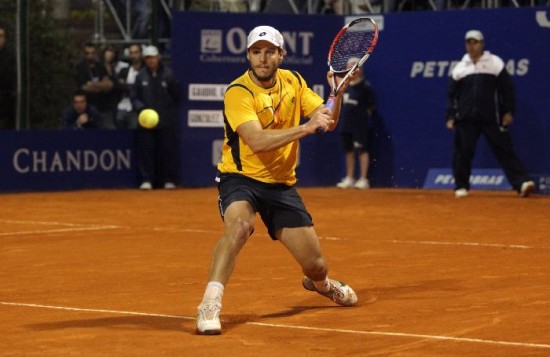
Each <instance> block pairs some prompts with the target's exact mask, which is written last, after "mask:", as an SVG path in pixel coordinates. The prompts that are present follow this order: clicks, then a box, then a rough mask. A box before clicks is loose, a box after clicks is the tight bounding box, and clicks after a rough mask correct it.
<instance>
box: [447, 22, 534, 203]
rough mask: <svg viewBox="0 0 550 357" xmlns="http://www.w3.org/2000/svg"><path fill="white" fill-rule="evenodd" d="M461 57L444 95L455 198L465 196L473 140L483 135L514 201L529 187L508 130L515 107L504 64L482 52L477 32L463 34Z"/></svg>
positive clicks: (532, 189)
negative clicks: (451, 136) (450, 133)
mask: <svg viewBox="0 0 550 357" xmlns="http://www.w3.org/2000/svg"><path fill="white" fill-rule="evenodd" d="M465 40H466V52H467V53H466V54H465V55H464V57H462V60H461V61H460V62H459V63H458V64H457V65H456V66H455V67H454V68H453V71H452V73H451V76H452V79H451V82H450V84H449V89H448V93H447V116H446V120H447V128H448V129H450V130H455V141H454V153H453V174H454V178H455V197H457V198H461V197H466V196H468V191H469V190H470V174H471V171H472V160H473V158H474V151H475V147H476V143H477V139H478V138H479V136H480V135H481V134H483V135H485V137H486V138H487V142H488V143H489V146H490V147H491V150H492V151H493V153H494V154H495V156H496V158H497V160H498V162H499V163H500V165H501V166H502V169H503V170H504V173H505V175H506V177H507V179H508V181H509V182H510V184H511V185H512V187H513V188H514V190H516V191H517V192H518V194H519V195H520V197H527V196H529V194H530V193H531V192H533V191H534V189H535V183H534V182H533V181H531V180H530V179H529V175H528V172H527V170H526V169H525V167H524V165H523V163H522V162H521V160H520V159H519V158H518V157H517V156H516V154H515V152H514V149H513V145H512V138H511V136H510V133H509V131H508V127H509V126H510V125H511V124H512V121H513V114H514V109H515V98H514V87H513V83H512V80H511V78H510V76H509V74H508V72H507V71H506V67H505V65H504V61H502V59H501V58H500V57H498V56H495V55H494V54H491V53H490V52H489V51H484V50H483V48H484V45H485V42H484V38H483V34H482V33H481V32H480V31H478V30H470V31H468V32H467V33H466V36H465Z"/></svg>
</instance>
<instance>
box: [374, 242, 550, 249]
mask: <svg viewBox="0 0 550 357" xmlns="http://www.w3.org/2000/svg"><path fill="white" fill-rule="evenodd" d="M384 242H389V243H405V244H427V245H458V246H460V245H462V246H470V247H488V248H510V249H550V247H546V246H542V247H535V246H532V245H521V244H501V243H478V242H438V241H423V240H386V241H384Z"/></svg>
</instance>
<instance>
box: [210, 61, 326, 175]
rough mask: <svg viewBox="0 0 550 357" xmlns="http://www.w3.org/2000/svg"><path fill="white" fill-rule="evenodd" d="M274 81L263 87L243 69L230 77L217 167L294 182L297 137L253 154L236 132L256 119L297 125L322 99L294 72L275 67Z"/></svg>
mask: <svg viewBox="0 0 550 357" xmlns="http://www.w3.org/2000/svg"><path fill="white" fill-rule="evenodd" d="M276 76H277V83H276V84H275V85H274V86H273V87H272V88H269V89H264V88H262V87H260V86H258V85H257V84H256V83H254V82H253V81H252V79H251V78H250V75H249V73H248V71H247V72H245V73H244V74H243V75H242V76H240V77H239V78H237V79H236V80H234V81H233V82H232V83H231V84H230V85H229V87H228V88H227V91H226V92H225V97H224V110H223V115H224V123H225V125H224V126H225V138H224V145H223V149H222V159H221V162H220V163H219V164H218V170H219V171H220V172H222V173H239V174H243V175H245V176H248V177H250V178H253V179H255V180H258V181H262V182H266V183H282V184H286V185H289V186H291V185H294V184H295V183H296V172H295V169H296V163H297V160H298V147H299V142H298V140H296V141H294V142H292V143H290V144H287V145H285V146H283V147H280V148H278V149H276V150H272V151H268V152H263V153H257V154H255V153H254V152H252V150H251V149H250V147H249V146H248V145H246V143H245V142H244V141H242V139H241V138H240V137H239V135H238V134H237V128H238V127H239V125H241V124H243V123H246V122H249V121H252V120H257V121H259V122H260V124H261V126H262V128H264V129H285V128H291V127H294V126H297V125H300V120H301V118H303V117H307V116H308V115H310V114H311V113H312V112H313V111H314V110H315V109H317V107H319V105H321V104H322V103H323V99H322V98H321V97H319V96H318V95H317V94H316V93H315V92H313V91H312V90H311V89H310V88H309V87H308V86H307V83H306V82H305V80H304V79H303V78H302V76H300V75H299V74H298V73H297V72H294V71H289V70H284V69H278V70H277V74H276Z"/></svg>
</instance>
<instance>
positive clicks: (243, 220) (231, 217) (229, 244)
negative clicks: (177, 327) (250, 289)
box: [197, 201, 255, 335]
mask: <svg viewBox="0 0 550 357" xmlns="http://www.w3.org/2000/svg"><path fill="white" fill-rule="evenodd" d="M223 212H224V215H223V217H224V235H223V237H221V238H220V239H219V240H218V242H217V243H216V245H215V247H214V250H213V253H212V262H211V264H210V273H209V282H208V284H207V286H206V290H205V292H204V295H203V299H202V301H201V303H200V305H199V306H198V308H197V333H199V334H204V335H219V334H220V333H221V322H220V318H219V316H220V313H221V308H222V298H223V292H224V288H225V284H226V283H227V281H228V280H229V278H230V276H231V274H232V273H233V269H234V268H235V262H236V258H237V255H238V254H239V252H240V251H241V249H242V247H243V246H244V244H245V243H246V241H247V240H248V237H249V236H250V234H251V232H252V231H253V230H254V220H255V217H254V210H253V207H252V205H251V204H250V203H249V202H247V201H234V202H232V203H231V204H229V206H228V207H227V208H225V209H224V210H223Z"/></svg>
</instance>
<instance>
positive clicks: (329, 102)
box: [325, 94, 336, 110]
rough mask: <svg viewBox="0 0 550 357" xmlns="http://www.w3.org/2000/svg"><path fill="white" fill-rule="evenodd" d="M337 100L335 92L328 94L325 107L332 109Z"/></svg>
mask: <svg viewBox="0 0 550 357" xmlns="http://www.w3.org/2000/svg"><path fill="white" fill-rule="evenodd" d="M335 102H336V97H335V96H334V94H331V95H329V96H328V99H327V102H326V103H325V108H328V109H330V110H332V109H334V103H335Z"/></svg>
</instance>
